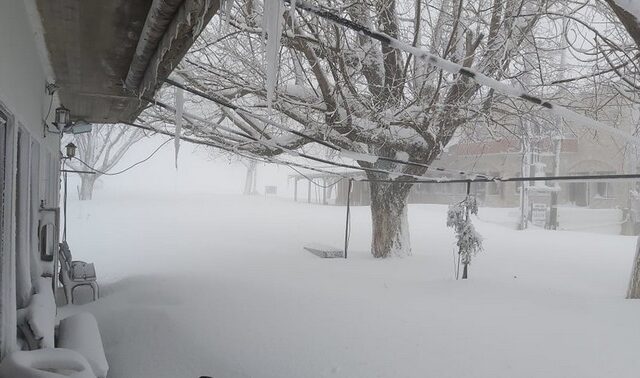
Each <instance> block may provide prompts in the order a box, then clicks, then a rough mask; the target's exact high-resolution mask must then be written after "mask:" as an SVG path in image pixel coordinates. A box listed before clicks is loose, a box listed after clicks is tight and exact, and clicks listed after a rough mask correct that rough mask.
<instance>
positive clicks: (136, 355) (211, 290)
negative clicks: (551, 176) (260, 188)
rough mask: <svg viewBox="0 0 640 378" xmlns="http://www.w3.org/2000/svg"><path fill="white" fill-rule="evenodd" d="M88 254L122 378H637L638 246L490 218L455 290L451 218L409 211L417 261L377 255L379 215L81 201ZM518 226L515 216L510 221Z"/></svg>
mask: <svg viewBox="0 0 640 378" xmlns="http://www.w3.org/2000/svg"><path fill="white" fill-rule="evenodd" d="M69 208H70V217H69V231H68V239H69V243H70V246H71V248H72V251H73V253H74V256H75V257H76V258H78V259H84V260H88V261H93V262H95V263H96V268H97V271H98V277H99V281H100V283H101V288H102V291H101V293H102V298H101V299H100V300H98V301H97V302H95V303H89V304H87V305H83V306H68V307H65V308H63V309H62V311H61V315H62V316H64V315H66V314H69V313H71V312H75V311H77V310H88V311H91V312H92V313H94V314H95V315H96V317H97V319H98V322H99V325H100V329H101V332H102V338H103V341H104V346H105V351H106V353H107V358H108V360H109V364H110V367H111V370H110V374H109V377H110V378H130V377H154V378H164V377H167V378H175V377H199V376H200V375H211V376H213V377H216V378H225V377H274V378H275V377H279V378H282V377H456V378H462V377H487V378H489V377H490V378H496V377H510V378H511V377H563V378H564V377H598V378H600V377H637V376H638V374H640V373H639V372H640V359H638V358H637V350H639V349H640V327H639V326H638V319H640V302H637V301H627V300H624V295H625V290H626V284H627V279H628V276H629V270H630V268H631V259H632V257H633V254H634V244H635V238H633V237H623V236H615V235H602V234H592V233H579V232H562V231H558V232H552V231H544V230H528V231H515V230H513V229H510V228H509V227H507V226H505V225H506V224H508V223H509V222H508V221H507V222H501V221H499V218H500V211H501V210H500V209H490V210H489V209H486V211H485V209H480V217H481V218H482V217H483V211H484V214H485V218H483V219H485V220H486V221H482V220H479V219H475V220H474V223H475V225H476V226H477V229H478V231H479V232H480V233H481V234H482V236H483V237H484V247H485V251H484V252H483V253H482V254H480V255H478V256H477V257H476V259H474V260H473V263H472V265H471V267H470V278H471V279H470V280H468V281H455V280H454V279H453V277H454V272H453V253H454V243H455V240H454V237H453V232H452V231H451V230H450V229H447V228H446V226H445V215H446V206H437V205H412V206H410V209H409V218H410V225H411V237H412V246H413V254H414V255H413V256H412V257H408V258H404V259H397V258H396V259H389V260H385V261H380V260H375V259H373V258H372V257H371V256H370V254H369V251H368V248H369V242H370V235H369V233H370V220H369V214H370V213H369V208H368V207H355V208H352V234H351V243H350V250H349V259H348V260H344V259H320V258H318V257H316V256H314V255H312V254H311V253H308V252H305V251H304V250H303V248H302V247H303V245H304V244H307V243H313V242H315V243H324V244H330V245H333V246H336V247H341V246H342V245H343V244H342V243H343V233H344V228H343V227H344V210H345V209H344V208H343V207H330V206H318V205H307V204H303V203H293V202H290V201H288V200H283V199H278V198H273V197H270V198H268V199H265V198H263V197H252V198H246V197H241V196H231V195H227V196H220V195H219V196H213V195H200V196H196V195H191V196H188V197H185V196H183V197H178V196H168V195H165V196H160V195H157V196H155V197H153V196H149V197H144V198H143V197H130V198H126V197H123V198H120V199H118V200H116V199H109V198H101V199H98V200H94V201H91V202H82V203H81V202H77V201H71V202H70V204H69ZM503 215H504V214H503Z"/></svg>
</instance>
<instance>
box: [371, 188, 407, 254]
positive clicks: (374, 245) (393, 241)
mask: <svg viewBox="0 0 640 378" xmlns="http://www.w3.org/2000/svg"><path fill="white" fill-rule="evenodd" d="M369 185H370V189H371V221H372V224H373V227H372V232H373V235H372V238H371V253H372V254H373V256H374V257H376V258H386V257H391V256H397V257H404V256H409V255H411V242H410V239H409V221H408V217H407V210H408V208H407V199H408V194H409V190H408V189H407V188H406V186H407V185H406V184H389V183H377V182H371V183H370V184H369Z"/></svg>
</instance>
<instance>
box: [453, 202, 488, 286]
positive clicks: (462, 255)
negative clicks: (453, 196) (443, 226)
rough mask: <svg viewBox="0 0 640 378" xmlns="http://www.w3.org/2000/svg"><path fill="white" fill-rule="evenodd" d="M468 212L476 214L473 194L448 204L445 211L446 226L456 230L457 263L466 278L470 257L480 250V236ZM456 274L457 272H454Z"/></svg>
mask: <svg viewBox="0 0 640 378" xmlns="http://www.w3.org/2000/svg"><path fill="white" fill-rule="evenodd" d="M470 214H473V215H477V214H478V203H477V201H476V198H475V197H474V196H467V197H466V198H465V199H464V200H462V201H461V202H458V203H456V204H453V205H450V206H449V211H448V212H447V227H452V228H453V229H454V230H455V232H456V238H457V239H458V241H457V243H456V244H457V246H458V254H459V263H462V264H463V266H464V272H463V274H462V278H463V279H466V278H467V272H468V266H469V264H471V257H472V256H473V255H475V254H476V253H478V252H480V251H482V236H480V234H478V232H477V231H476V229H475V227H473V223H471V218H470ZM456 276H457V273H456Z"/></svg>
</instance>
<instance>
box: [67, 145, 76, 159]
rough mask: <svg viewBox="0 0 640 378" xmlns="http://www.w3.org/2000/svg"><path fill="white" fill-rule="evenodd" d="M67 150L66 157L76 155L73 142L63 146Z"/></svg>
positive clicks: (69, 157)
mask: <svg viewBox="0 0 640 378" xmlns="http://www.w3.org/2000/svg"><path fill="white" fill-rule="evenodd" d="M65 149H66V151H67V159H71V158H73V157H75V156H76V145H75V144H73V143H71V142H70V143H69V144H67V145H66V146H65Z"/></svg>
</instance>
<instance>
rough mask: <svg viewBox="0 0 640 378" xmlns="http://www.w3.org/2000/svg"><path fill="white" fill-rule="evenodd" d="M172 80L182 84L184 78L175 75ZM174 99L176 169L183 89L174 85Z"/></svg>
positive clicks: (182, 109) (180, 130) (182, 110)
mask: <svg viewBox="0 0 640 378" xmlns="http://www.w3.org/2000/svg"><path fill="white" fill-rule="evenodd" d="M174 80H175V81H176V82H178V83H180V84H184V80H183V79H182V77H180V76H175V78H174ZM175 91H176V92H175V99H176V131H175V138H174V141H173V144H174V146H175V150H176V155H175V163H176V169H178V153H179V152H180V133H181V132H182V121H183V119H182V117H183V113H184V90H183V89H182V88H180V87H175Z"/></svg>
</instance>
